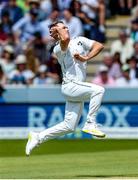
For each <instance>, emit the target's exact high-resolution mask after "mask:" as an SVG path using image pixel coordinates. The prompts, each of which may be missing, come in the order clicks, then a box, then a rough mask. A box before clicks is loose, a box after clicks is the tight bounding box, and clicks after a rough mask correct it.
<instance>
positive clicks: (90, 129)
mask: <svg viewBox="0 0 138 180" xmlns="http://www.w3.org/2000/svg"><path fill="white" fill-rule="evenodd" d="M82 131H83V132H85V133H88V134H91V135H93V136H96V137H98V138H104V137H105V136H106V135H105V133H103V132H102V131H101V130H100V129H99V127H98V124H96V123H95V122H92V123H87V124H86V125H85V126H84V127H83V129H82Z"/></svg>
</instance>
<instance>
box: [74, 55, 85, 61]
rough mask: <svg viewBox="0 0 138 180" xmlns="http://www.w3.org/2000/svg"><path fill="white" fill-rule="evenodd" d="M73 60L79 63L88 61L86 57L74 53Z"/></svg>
mask: <svg viewBox="0 0 138 180" xmlns="http://www.w3.org/2000/svg"><path fill="white" fill-rule="evenodd" d="M74 58H75V59H77V60H79V61H81V62H85V61H88V57H87V56H82V55H80V54H79V53H75V54H74Z"/></svg>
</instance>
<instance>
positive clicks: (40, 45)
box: [27, 32, 49, 64]
mask: <svg viewBox="0 0 138 180" xmlns="http://www.w3.org/2000/svg"><path fill="white" fill-rule="evenodd" d="M29 47H31V48H32V49H33V52H34V56H35V57H36V58H37V59H38V60H39V62H40V64H45V63H46V61H48V58H49V52H48V50H47V44H46V43H45V42H44V41H43V38H42V35H41V33H40V32H36V33H35V34H34V39H33V41H32V42H30V44H29V45H28V48H29ZM29 49H30V48H29ZM27 51H28V50H27Z"/></svg>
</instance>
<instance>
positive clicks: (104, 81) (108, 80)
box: [92, 65, 115, 86]
mask: <svg viewBox="0 0 138 180" xmlns="http://www.w3.org/2000/svg"><path fill="white" fill-rule="evenodd" d="M92 83H95V84H97V85H100V86H114V85H115V81H114V79H113V78H112V77H110V76H109V74H108V67H107V66H105V65H101V66H100V67H99V74H98V75H97V76H96V77H95V78H94V79H93V81H92Z"/></svg>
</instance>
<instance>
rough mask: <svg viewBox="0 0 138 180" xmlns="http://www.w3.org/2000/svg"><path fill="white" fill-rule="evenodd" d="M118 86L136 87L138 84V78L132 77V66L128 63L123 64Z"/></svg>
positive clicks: (117, 82)
mask: <svg viewBox="0 0 138 180" xmlns="http://www.w3.org/2000/svg"><path fill="white" fill-rule="evenodd" d="M116 86H117V87H135V86H138V80H137V79H136V78H134V79H131V78H130V67H129V65H127V64H124V65H123V66H122V77H120V78H118V79H116Z"/></svg>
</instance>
